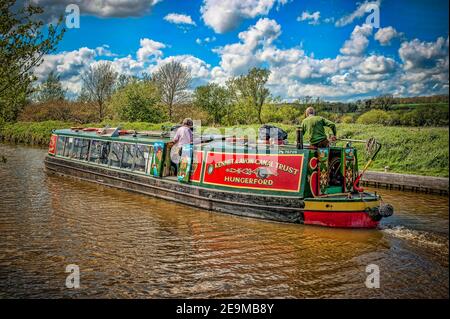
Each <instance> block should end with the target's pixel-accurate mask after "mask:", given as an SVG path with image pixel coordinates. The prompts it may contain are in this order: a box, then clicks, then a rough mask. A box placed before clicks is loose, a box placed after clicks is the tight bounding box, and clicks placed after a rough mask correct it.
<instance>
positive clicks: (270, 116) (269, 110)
mask: <svg viewBox="0 0 450 319" xmlns="http://www.w3.org/2000/svg"><path fill="white" fill-rule="evenodd" d="M301 115H302V111H301V110H300V109H299V108H297V107H295V106H292V105H276V104H266V105H264V106H263V108H262V112H261V118H262V120H263V122H264V123H269V122H278V123H284V124H298V123H299V118H300V116H301Z"/></svg>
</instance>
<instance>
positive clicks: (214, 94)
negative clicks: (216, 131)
mask: <svg viewBox="0 0 450 319" xmlns="http://www.w3.org/2000/svg"><path fill="white" fill-rule="evenodd" d="M230 104H231V97H230V92H229V91H228V90H227V89H226V88H224V87H222V86H220V85H218V84H216V83H209V84H207V85H203V86H199V87H197V88H196V89H195V91H194V105H195V106H197V107H199V108H201V109H203V110H205V111H206V112H208V114H209V115H210V116H211V118H212V121H213V124H221V123H223V118H224V116H225V115H226V114H227V112H228V110H229V108H230Z"/></svg>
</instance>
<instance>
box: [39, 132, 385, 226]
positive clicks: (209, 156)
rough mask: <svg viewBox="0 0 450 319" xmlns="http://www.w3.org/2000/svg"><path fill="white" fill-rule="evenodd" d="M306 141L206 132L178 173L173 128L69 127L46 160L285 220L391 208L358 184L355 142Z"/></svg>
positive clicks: (364, 216) (352, 219)
mask: <svg viewBox="0 0 450 319" xmlns="http://www.w3.org/2000/svg"><path fill="white" fill-rule="evenodd" d="M302 140H303V139H302V134H301V132H300V131H298V132H297V143H296V144H287V143H286V144H285V143H273V142H271V140H269V139H267V140H257V141H256V142H250V141H249V140H247V139H245V138H236V137H234V136H229V137H226V136H201V137H200V138H198V139H197V140H194V141H195V142H194V143H193V144H190V145H185V146H183V148H182V151H181V154H179V155H180V157H179V163H178V164H177V169H176V172H175V170H174V169H173V165H171V148H172V144H173V143H171V139H170V136H169V132H168V131H161V132H136V131H126V130H120V129H118V128H116V129H101V128H70V129H62V130H54V131H53V133H52V135H51V140H50V145H49V149H48V155H47V156H46V158H45V167H46V171H47V172H48V173H51V174H57V175H66V176H72V177H75V178H78V179H82V180H86V181H90V182H95V183H98V184H102V185H106V186H111V187H115V188H119V189H124V190H128V191H133V192H138V193H141V194H145V195H150V196H154V197H157V198H161V199H165V200H171V201H174V202H177V203H182V204H186V205H190V206H195V207H199V208H202V209H207V210H213V211H218V212H223V213H230V214H235V215H240V216H246V217H254V218H261V219H268V220H273V221H280V222H291V223H303V224H307V225H321V226H328V227H344V228H375V227H377V225H378V224H379V222H380V220H381V219H382V218H383V217H388V216H390V215H392V213H393V209H392V206H390V205H389V204H384V203H383V202H382V199H381V197H380V195H378V194H376V193H370V192H367V191H364V190H363V189H362V188H361V187H360V186H359V178H360V177H361V174H360V173H359V172H358V164H357V163H358V162H357V156H358V154H357V150H356V149H355V147H353V146H352V143H351V142H347V143H346V145H345V146H342V147H340V146H335V145H332V146H330V147H327V148H315V147H312V146H309V145H307V144H304V143H303V141H302ZM378 150H379V149H378ZM373 158H374V157H373ZM373 158H372V159H373ZM369 163H370V161H369ZM369 163H368V164H369ZM366 167H368V165H366ZM364 171H365V169H364V170H363V172H364Z"/></svg>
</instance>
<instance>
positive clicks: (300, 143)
mask: <svg viewBox="0 0 450 319" xmlns="http://www.w3.org/2000/svg"><path fill="white" fill-rule="evenodd" d="M296 133H297V138H296V141H297V149H299V150H302V149H303V130H302V129H301V127H297V131H296Z"/></svg>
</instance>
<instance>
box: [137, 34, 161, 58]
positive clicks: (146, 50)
mask: <svg viewBox="0 0 450 319" xmlns="http://www.w3.org/2000/svg"><path fill="white" fill-rule="evenodd" d="M140 45H141V47H140V48H139V50H138V51H137V53H136V55H137V59H138V61H141V62H144V61H148V60H150V59H155V58H159V57H161V56H162V55H163V53H162V51H161V49H163V48H165V47H166V45H165V44H164V43H161V42H158V41H154V40H151V39H147V38H144V39H141V40H140Z"/></svg>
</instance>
